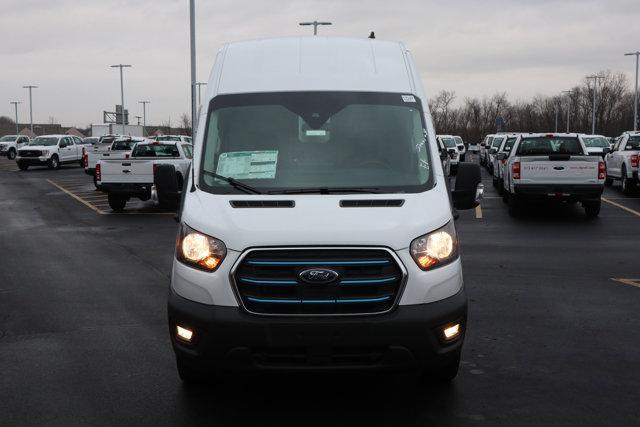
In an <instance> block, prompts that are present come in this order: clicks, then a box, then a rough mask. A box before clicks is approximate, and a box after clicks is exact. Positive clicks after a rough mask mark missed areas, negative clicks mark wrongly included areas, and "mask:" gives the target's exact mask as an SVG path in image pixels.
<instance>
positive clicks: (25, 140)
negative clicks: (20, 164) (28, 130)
mask: <svg viewBox="0 0 640 427" xmlns="http://www.w3.org/2000/svg"><path fill="white" fill-rule="evenodd" d="M29 141H30V139H29V137H28V136H26V135H5V136H3V137H2V138H0V156H3V157H6V158H8V159H9V160H14V159H15V158H16V156H17V154H18V149H20V148H22V147H24V146H25V145H28V144H29Z"/></svg>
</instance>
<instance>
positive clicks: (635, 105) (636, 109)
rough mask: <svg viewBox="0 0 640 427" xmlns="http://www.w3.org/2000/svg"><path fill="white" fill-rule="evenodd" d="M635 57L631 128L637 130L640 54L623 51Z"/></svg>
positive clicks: (626, 54)
mask: <svg viewBox="0 0 640 427" xmlns="http://www.w3.org/2000/svg"><path fill="white" fill-rule="evenodd" d="M632 55H635V57H636V96H635V98H634V102H633V130H634V131H636V130H638V57H639V56H640V52H639V51H636V52H629V53H625V54H624V56H632Z"/></svg>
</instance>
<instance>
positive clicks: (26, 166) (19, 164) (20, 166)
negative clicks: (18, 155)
mask: <svg viewBox="0 0 640 427" xmlns="http://www.w3.org/2000/svg"><path fill="white" fill-rule="evenodd" d="M18 169H20V170H21V171H26V170H27V169H29V165H26V164H24V163H21V162H18Z"/></svg>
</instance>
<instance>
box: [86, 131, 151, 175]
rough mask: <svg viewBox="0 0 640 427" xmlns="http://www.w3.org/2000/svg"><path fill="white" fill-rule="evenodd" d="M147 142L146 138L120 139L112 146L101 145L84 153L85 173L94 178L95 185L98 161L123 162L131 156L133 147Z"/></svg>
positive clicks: (115, 140)
mask: <svg viewBox="0 0 640 427" xmlns="http://www.w3.org/2000/svg"><path fill="white" fill-rule="evenodd" d="M142 141H145V138H134V137H118V138H117V139H114V140H113V141H112V142H111V143H110V144H105V143H99V144H96V145H94V146H93V147H92V149H91V148H90V149H88V150H85V151H84V154H83V161H84V173H86V174H87V175H92V176H93V183H94V184H96V187H97V183H96V174H95V172H96V164H97V163H98V160H110V159H112V160H122V159H128V158H129V157H130V156H131V150H133V146H134V145H135V144H137V143H139V142H142Z"/></svg>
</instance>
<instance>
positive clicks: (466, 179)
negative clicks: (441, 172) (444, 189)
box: [451, 163, 484, 209]
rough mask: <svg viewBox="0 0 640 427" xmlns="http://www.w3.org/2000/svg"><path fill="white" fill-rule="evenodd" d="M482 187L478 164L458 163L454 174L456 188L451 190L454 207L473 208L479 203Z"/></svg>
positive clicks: (482, 192) (482, 191)
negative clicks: (456, 172)
mask: <svg viewBox="0 0 640 427" xmlns="http://www.w3.org/2000/svg"><path fill="white" fill-rule="evenodd" d="M483 194H484V187H483V185H482V179H481V175H480V165H478V164H475V163H460V164H459V165H458V174H457V176H456V188H455V190H453V191H452V192H451V196H452V199H453V206H454V207H455V208H456V209H473V208H475V207H476V206H478V205H479V204H480V200H482V195H483Z"/></svg>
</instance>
